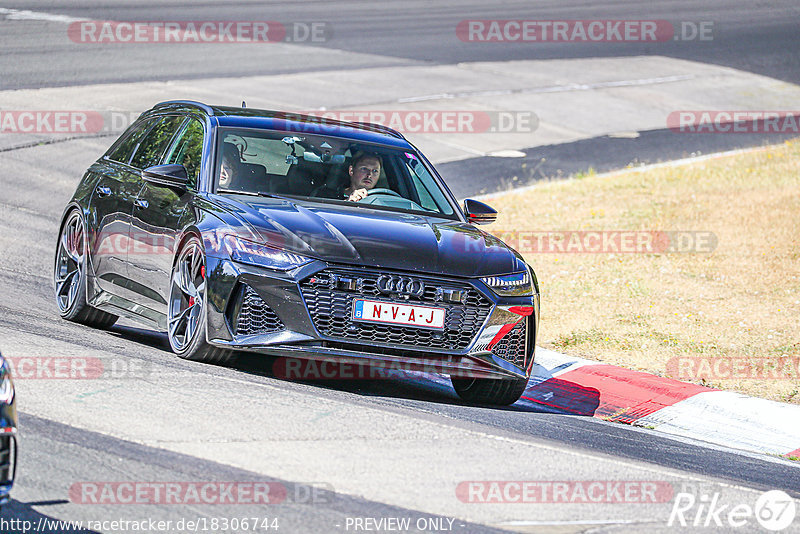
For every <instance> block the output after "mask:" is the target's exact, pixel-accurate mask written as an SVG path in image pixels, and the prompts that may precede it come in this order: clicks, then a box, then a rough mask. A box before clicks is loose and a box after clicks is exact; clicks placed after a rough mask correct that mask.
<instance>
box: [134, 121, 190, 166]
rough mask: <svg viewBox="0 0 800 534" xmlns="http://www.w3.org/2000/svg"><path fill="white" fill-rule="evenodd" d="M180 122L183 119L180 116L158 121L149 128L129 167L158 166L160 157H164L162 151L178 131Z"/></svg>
mask: <svg viewBox="0 0 800 534" xmlns="http://www.w3.org/2000/svg"><path fill="white" fill-rule="evenodd" d="M182 122H183V117H182V116H180V115H172V116H169V117H163V118H161V119H159V120H158V122H157V123H156V125H155V126H153V127H152V128H150V131H149V132H147V135H145V136H144V139H142V142H141V143H139V148H138V149H137V150H136V154H134V155H133V160H131V165H133V166H134V167H137V168H139V169H145V168H147V167H151V166H153V165H158V164H159V162H160V161H161V156H162V155H164V151H165V150H166V149H167V147H168V146H169V142H170V141H171V140H172V136H174V135H175V132H177V131H178V127H179V126H180V125H181V123H182Z"/></svg>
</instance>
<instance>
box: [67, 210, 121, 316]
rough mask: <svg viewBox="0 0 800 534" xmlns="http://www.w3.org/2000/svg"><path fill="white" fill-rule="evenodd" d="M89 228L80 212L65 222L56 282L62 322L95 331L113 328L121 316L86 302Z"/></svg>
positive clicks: (74, 211) (70, 216)
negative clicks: (87, 235) (80, 325)
mask: <svg viewBox="0 0 800 534" xmlns="http://www.w3.org/2000/svg"><path fill="white" fill-rule="evenodd" d="M87 249H88V239H87V238H86V225H85V224H84V222H83V216H82V215H81V212H80V211H78V210H72V211H71V212H70V213H69V214H68V215H67V217H66V219H64V224H63V225H62V226H61V231H60V232H59V235H58V244H57V245H56V256H55V265H54V267H53V281H54V285H55V297H56V305H57V306H58V313H59V315H61V318H62V319H65V320H67V321H72V322H75V323H81V324H84V325H87V326H92V327H95V328H109V327H110V326H111V325H113V324H114V323H115V322H117V319H118V317H117V316H116V315H113V314H110V313H107V312H104V311H102V310H98V309H97V308H94V307H92V306H90V305H89V304H88V303H87V302H86V279H85V277H86V251H87Z"/></svg>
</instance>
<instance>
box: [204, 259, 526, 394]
mask: <svg viewBox="0 0 800 534" xmlns="http://www.w3.org/2000/svg"><path fill="white" fill-rule="evenodd" d="M207 263H208V265H207V269H208V272H209V273H210V274H211V276H209V279H208V281H207V284H208V285H207V291H208V293H207V294H208V299H207V302H208V323H207V324H208V332H207V337H208V340H209V343H211V344H213V345H216V346H219V347H227V348H231V349H235V350H244V351H253V352H260V353H264V354H269V355H273V356H283V357H289V358H300V359H308V360H317V361H327V362H338V363H352V364H367V365H370V366H374V367H384V368H394V369H398V368H401V369H406V370H421V371H434V372H439V373H442V374H449V375H458V376H464V377H475V378H527V377H528V376H529V375H530V372H531V368H532V366H533V359H534V348H535V341H536V334H537V331H538V319H539V297H538V295H534V296H529V297H514V298H500V297H498V296H496V295H495V294H494V293H493V292H492V291H490V290H489V288H488V287H486V286H485V285H484V284H483V283H482V282H480V281H479V280H478V279H457V278H452V277H446V276H438V275H428V274H419V273H408V272H405V273H403V272H397V271H391V272H389V271H383V270H381V272H380V273H379V272H378V269H375V268H373V269H368V268H365V267H358V266H338V265H332V264H327V263H325V262H322V261H314V262H312V263H310V264H307V265H305V266H303V267H300V268H297V269H295V270H293V271H289V272H286V273H283V272H275V271H271V270H269V269H265V268H260V267H255V266H250V265H243V264H239V263H236V262H233V261H231V260H230V259H229V258H218V257H209V258H207ZM381 274H388V275H391V276H398V277H410V278H414V279H416V280H418V281H421V282H423V284H424V288H425V289H424V291H423V292H422V293H421V294H419V295H408V294H406V295H402V294H399V293H388V294H387V293H384V292H381V291H379V290H378V289H377V286H376V284H375V280H376V279H377V277H378V276H380V275H381ZM354 299H371V300H378V301H380V302H386V303H387V304H392V303H395V304H412V305H414V304H416V305H421V306H436V307H440V308H444V309H445V310H446V315H445V326H444V328H442V329H439V330H436V329H424V328H419V327H411V326H403V325H400V326H398V325H384V324H375V323H366V322H359V321H356V320H354V319H353V318H352V316H351V314H350V310H351V309H352V303H353V300H354Z"/></svg>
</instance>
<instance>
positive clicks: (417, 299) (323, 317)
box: [300, 269, 492, 352]
mask: <svg viewBox="0 0 800 534" xmlns="http://www.w3.org/2000/svg"><path fill="white" fill-rule="evenodd" d="M379 276H380V273H375V272H363V271H355V270H354V271H350V270H345V269H326V270H324V271H321V272H319V273H317V274H315V275H313V276H310V277H308V278H306V279H305V280H303V281H301V282H300V290H301V292H302V294H303V299H304V300H305V302H306V306H307V307H308V312H309V314H310V315H311V319H312V321H313V322H314V326H315V327H316V328H317V330H318V331H319V333H320V334H321V335H323V336H325V337H328V338H330V339H336V340H342V341H351V342H360V343H367V344H370V345H381V346H394V347H406V348H409V349H440V350H441V351H452V352H461V351H464V350H465V349H466V348H467V347H469V345H470V344H471V342H472V340H473V339H474V338H475V336H476V335H477V334H478V332H479V330H480V328H481V327H482V326H483V323H484V321H485V320H486V317H487V316H488V314H489V312H490V311H491V309H492V302H491V301H490V300H489V299H488V298H487V297H486V296H484V295H483V294H482V293H481V292H480V291H478V290H477V289H476V288H474V287H473V286H471V285H469V284H466V283H459V282H453V281H444V280H437V279H430V278H425V277H421V276H417V275H414V274H404V275H396V276H403V277H406V278H412V279H415V280H416V281H421V282H422V283H423V284H424V290H423V291H421V292H420V294H419V295H417V296H414V295H406V296H405V297H404V296H400V295H399V294H389V295H387V294H384V293H382V292H381V291H380V290H379V289H378V278H379ZM358 298H366V299H369V300H374V301H379V302H386V303H389V304H411V305H415V304H418V305H424V306H435V307H438V308H445V310H446V311H445V319H444V328H443V329H427V328H420V327H414V326H405V325H391V324H380V323H368V322H361V321H353V320H352V310H353V301H354V300H356V299H358Z"/></svg>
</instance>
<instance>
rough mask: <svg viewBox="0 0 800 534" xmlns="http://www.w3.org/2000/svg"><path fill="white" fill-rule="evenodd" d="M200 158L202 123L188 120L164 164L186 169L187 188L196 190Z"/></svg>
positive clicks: (201, 153)
mask: <svg viewBox="0 0 800 534" xmlns="http://www.w3.org/2000/svg"><path fill="white" fill-rule="evenodd" d="M202 157H203V123H201V122H200V121H199V120H197V119H189V121H188V122H187V124H186V126H184V128H183V131H182V132H181V133H180V135H179V136H178V139H177V141H175V143H173V145H172V149H171V150H170V153H169V155H168V156H167V159H166V161H165V163H176V164H179V165H183V166H184V167H186V173H187V174H188V175H189V187H191V188H192V189H196V188H197V179H198V177H199V176H200V159H201V158H202Z"/></svg>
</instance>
